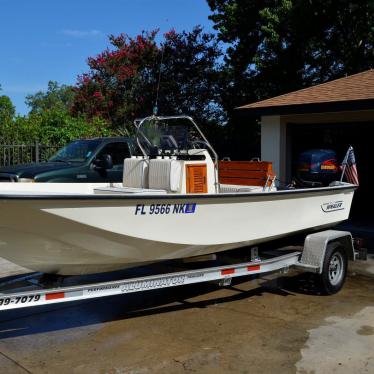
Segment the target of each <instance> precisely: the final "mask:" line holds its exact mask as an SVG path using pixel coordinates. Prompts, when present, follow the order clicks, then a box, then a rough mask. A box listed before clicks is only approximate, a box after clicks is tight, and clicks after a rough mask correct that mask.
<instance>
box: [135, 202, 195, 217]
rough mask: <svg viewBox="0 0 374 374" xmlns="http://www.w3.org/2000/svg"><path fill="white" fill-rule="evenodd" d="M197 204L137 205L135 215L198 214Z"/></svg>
mask: <svg viewBox="0 0 374 374" xmlns="http://www.w3.org/2000/svg"><path fill="white" fill-rule="evenodd" d="M196 207H197V204H196V203H185V204H150V205H144V204H137V205H136V207H135V215H136V216H137V215H145V214H148V215H157V214H194V213H195V212H196Z"/></svg>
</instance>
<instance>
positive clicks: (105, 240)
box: [0, 116, 357, 275]
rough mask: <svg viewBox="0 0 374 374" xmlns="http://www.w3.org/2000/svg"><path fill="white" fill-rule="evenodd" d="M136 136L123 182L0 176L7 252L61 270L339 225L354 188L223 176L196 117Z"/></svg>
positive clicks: (1, 244)
mask: <svg viewBox="0 0 374 374" xmlns="http://www.w3.org/2000/svg"><path fill="white" fill-rule="evenodd" d="M137 141H138V145H139V148H140V150H141V151H142V155H139V156H135V157H132V158H129V159H125V161H124V181H123V184H115V185H114V184H105V183H102V184H89V183H88V184H84V183H76V184H74V183H72V184H70V183H0V256H1V257H4V258H6V259H8V260H9V261H11V262H14V263H17V264H19V265H21V266H24V267H26V268H29V269H32V270H36V271H41V272H46V273H56V274H64V275H73V274H88V273H95V272H104V271H111V270H115V269H120V268H126V267H133V266H137V265H140V264H144V263H150V262H156V261H162V260H169V259H181V258H190V257H193V256H200V255H205V254H210V253H216V252H220V251H224V250H228V249H233V248H239V247H243V246H247V245H253V244H257V243H261V242H265V241H269V240H271V239H275V238H280V237H284V236H286V235H290V234H293V233H297V232H301V231H305V230H316V229H320V228H325V227H329V226H333V225H335V224H337V223H339V222H341V221H343V220H346V219H347V218H348V216H349V212H350V207H351V203H352V198H353V194H354V190H355V189H356V188H357V186H355V185H352V184H348V183H343V182H335V183H332V184H331V185H329V186H327V187H320V188H305V189H282V190H278V189H277V188H276V187H275V185H274V183H271V185H269V183H268V181H266V182H264V187H258V186H236V185H222V184H219V183H218V173H219V170H218V157H217V155H216V153H215V151H214V150H213V148H212V147H211V145H210V144H209V142H208V141H207V139H206V138H205V137H204V135H203V134H202V132H201V131H200V129H199V128H198V127H197V125H196V124H195V123H194V122H193V120H192V119H191V118H189V117H154V116H153V117H149V118H146V119H144V120H142V121H141V122H140V123H139V124H138V125H137ZM109 163H110V162H109Z"/></svg>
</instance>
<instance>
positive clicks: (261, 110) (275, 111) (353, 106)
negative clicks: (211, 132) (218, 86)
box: [235, 99, 374, 117]
mask: <svg viewBox="0 0 374 374" xmlns="http://www.w3.org/2000/svg"><path fill="white" fill-rule="evenodd" d="M368 109H374V99H365V100H351V101H335V102H323V103H310V104H293V105H274V106H266V107H251V108H248V107H237V108H235V110H236V112H237V113H238V114H239V113H240V114H241V115H244V116H248V117H260V116H275V115H288V114H307V113H325V112H344V111H356V110H368Z"/></svg>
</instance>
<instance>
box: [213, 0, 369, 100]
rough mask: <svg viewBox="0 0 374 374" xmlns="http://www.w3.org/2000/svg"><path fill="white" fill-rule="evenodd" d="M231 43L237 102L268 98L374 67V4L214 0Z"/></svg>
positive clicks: (228, 71)
mask: <svg viewBox="0 0 374 374" xmlns="http://www.w3.org/2000/svg"><path fill="white" fill-rule="evenodd" d="M208 3H209V5H210V7H211V9H212V11H213V14H212V15H211V16H210V18H211V19H212V20H213V22H214V23H215V28H216V29H217V30H218V36H219V38H220V39H221V40H222V41H224V42H225V43H228V44H229V48H228V49H227V58H226V62H227V69H226V74H227V75H228V77H229V79H230V85H231V87H232V90H231V91H232V92H237V94H236V95H235V96H234V99H233V100H234V103H235V104H236V105H240V104H243V103H246V102H248V101H254V100H258V99H263V98H267V97H270V96H274V95H278V94H281V93H285V92H289V91H292V90H296V89H299V88H303V87H306V86H309V85H312V84H316V83H321V82H325V81H327V80H331V79H335V78H338V77H341V76H344V75H345V74H353V73H356V72H360V71H363V70H366V69H368V68H371V67H373V65H374V54H373V47H374V29H373V26H372V25H373V24H374V2H373V1H371V0H365V1H358V0H354V1H348V0H341V1H333V0H313V1H310V0H294V1H291V0H264V1H252V0H242V1H235V0H208Z"/></svg>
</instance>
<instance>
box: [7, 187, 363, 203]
mask: <svg viewBox="0 0 374 374" xmlns="http://www.w3.org/2000/svg"><path fill="white" fill-rule="evenodd" d="M357 188H358V185H354V184H349V185H342V186H333V187H317V188H303V189H292V190H280V191H268V192H229V193H222V192H221V193H218V194H217V193H214V194H165V195H160V194H153V195H151V194H149V195H148V194H119V193H113V194H94V193H91V194H56V195H54V194H45V195H43V194H2V193H1V192H0V200H175V199H178V200H191V199H206V200H208V199H223V198H243V197H244V198H245V197H265V196H281V195H289V194H291V195H299V194H306V193H318V192H326V191H331V192H333V191H340V190H352V191H355V190H356V189H357ZM17 192H18V191H17Z"/></svg>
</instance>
